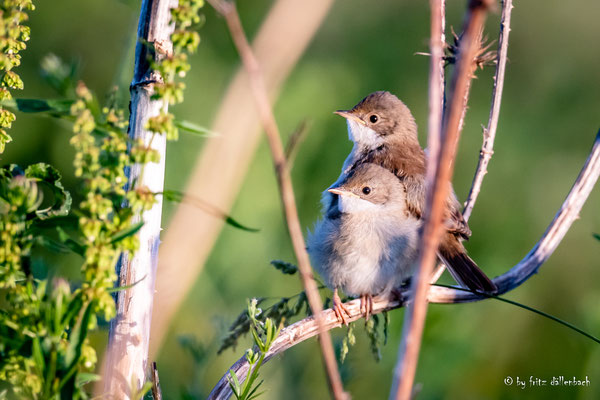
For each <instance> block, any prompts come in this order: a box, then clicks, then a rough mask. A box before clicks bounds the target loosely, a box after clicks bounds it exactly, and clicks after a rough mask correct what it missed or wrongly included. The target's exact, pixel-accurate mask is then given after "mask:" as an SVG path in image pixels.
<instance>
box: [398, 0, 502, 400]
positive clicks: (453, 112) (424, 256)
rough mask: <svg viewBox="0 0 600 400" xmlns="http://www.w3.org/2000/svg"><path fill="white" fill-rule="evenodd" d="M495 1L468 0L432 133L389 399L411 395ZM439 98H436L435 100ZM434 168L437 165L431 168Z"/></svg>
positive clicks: (434, 35)
mask: <svg viewBox="0 0 600 400" xmlns="http://www.w3.org/2000/svg"><path fill="white" fill-rule="evenodd" d="M431 4H432V10H435V11H432V15H434V14H436V13H438V12H439V11H438V10H439V8H440V7H439V0H432V3H431ZM491 4H492V2H491V0H472V1H470V2H469V5H468V12H467V18H466V22H465V29H464V33H463V36H462V39H461V44H460V48H459V53H458V59H457V65H456V69H455V71H454V75H453V79H452V84H451V88H450V89H451V91H450V93H451V96H450V102H449V104H448V113H447V114H446V115H447V118H445V119H444V122H443V124H444V125H443V129H442V136H436V135H435V133H437V132H436V131H437V129H434V130H433V131H432V132H431V133H430V134H429V136H428V144H429V145H431V143H432V141H436V140H439V141H440V142H441V143H440V146H439V149H440V151H439V158H438V164H437V165H436V166H434V165H433V164H431V163H428V166H427V203H426V208H425V210H426V214H425V218H424V226H423V231H422V236H421V247H420V252H419V268H418V270H417V272H416V274H415V275H414V276H413V281H412V285H411V297H410V298H411V299H412V302H411V303H410V305H409V307H408V308H407V311H406V313H405V318H404V324H403V326H402V331H403V334H402V341H401V342H400V346H399V348H398V361H397V363H396V367H395V370H394V380H393V383H392V388H391V391H390V399H400V400H408V399H410V397H411V394H412V389H413V381H414V377H415V373H416V369H417V362H418V358H419V351H420V347H421V339H422V334H423V328H424V325H425V316H426V314H427V293H428V290H429V279H430V278H431V273H432V271H433V267H434V263H435V261H436V258H437V256H436V250H437V248H438V244H439V240H440V237H441V234H442V229H443V226H442V218H443V215H444V208H445V204H446V198H447V195H448V192H449V189H450V179H451V178H452V171H453V161H454V157H455V155H456V147H457V144H458V138H459V133H460V131H459V125H460V118H461V114H462V108H463V107H462V102H463V99H464V98H465V96H466V93H467V90H468V88H469V82H470V81H471V79H472V76H473V71H474V69H475V68H476V64H475V63H474V58H475V56H476V54H477V51H478V50H479V43H480V41H479V39H478V37H479V36H480V32H481V31H482V29H483V23H484V21H485V17H486V14H487V10H488V8H489V7H490V6H491ZM438 20H439V18H436V17H435V16H434V17H432V38H435V39H432V40H437V38H438V37H439V31H438V30H436V28H434V26H433V25H436V26H439V22H436V21H438ZM437 29H439V28H437ZM432 55H433V49H432ZM438 61H439V60H437V59H435V57H433V56H432V62H435V63H436V64H437V62H438ZM435 100H436V101H437V99H435ZM430 128H431V127H430ZM434 158H435V155H433V154H432V155H431V157H430V159H434ZM432 166H434V167H435V168H432Z"/></svg>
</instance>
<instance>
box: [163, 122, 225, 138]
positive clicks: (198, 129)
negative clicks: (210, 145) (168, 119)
mask: <svg viewBox="0 0 600 400" xmlns="http://www.w3.org/2000/svg"><path fill="white" fill-rule="evenodd" d="M174 123H175V126H176V127H177V128H179V129H181V130H183V131H186V132H189V133H193V134H195V135H199V136H201V137H216V136H220V135H219V134H218V133H216V132H214V131H211V130H210V129H209V128H206V127H204V126H201V125H198V124H196V123H194V122H190V121H186V120H175V122H174Z"/></svg>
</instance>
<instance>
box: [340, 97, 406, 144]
mask: <svg viewBox="0 0 600 400" xmlns="http://www.w3.org/2000/svg"><path fill="white" fill-rule="evenodd" d="M335 114H338V115H341V116H342V117H344V118H346V120H347V123H348V136H349V138H350V140H352V141H353V142H355V143H357V144H358V145H360V146H362V147H366V148H369V149H375V148H377V147H379V146H381V145H383V144H386V143H391V142H394V141H400V142H402V141H404V140H416V139H417V125H416V123H415V119H414V118H413V116H412V114H411V113H410V110H409V109H408V107H407V106H406V105H405V104H404V103H403V102H402V101H400V100H399V99H398V98H397V97H396V96H394V95H393V94H391V93H390V92H385V91H379V92H374V93H371V94H370V95H368V96H367V97H365V98H364V99H362V100H361V101H360V102H359V103H358V104H357V105H355V106H354V107H352V109H350V110H338V111H335Z"/></svg>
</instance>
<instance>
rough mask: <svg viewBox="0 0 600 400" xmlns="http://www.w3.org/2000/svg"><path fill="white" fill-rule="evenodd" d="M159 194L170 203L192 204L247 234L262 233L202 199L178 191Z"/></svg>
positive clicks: (166, 191)
mask: <svg viewBox="0 0 600 400" xmlns="http://www.w3.org/2000/svg"><path fill="white" fill-rule="evenodd" d="M157 194H162V195H163V198H164V199H165V200H168V201H173V202H176V203H186V204H191V205H193V206H196V207H198V208H200V209H202V210H203V211H206V212H207V213H209V214H211V215H214V216H215V217H217V218H220V219H222V220H223V221H225V223H226V224H228V225H230V226H232V227H234V228H237V229H241V230H243V231H246V232H258V231H260V229H256V228H250V227H247V226H245V225H242V224H241V223H239V222H238V221H236V220H235V219H233V218H232V217H231V216H229V215H227V214H225V213H224V212H223V211H221V210H219V209H218V208H217V207H215V206H213V205H212V204H209V203H207V202H205V201H204V200H202V199H199V198H196V197H193V196H189V195H186V194H185V193H183V192H179V191H177V190H165V191H163V192H161V193H157Z"/></svg>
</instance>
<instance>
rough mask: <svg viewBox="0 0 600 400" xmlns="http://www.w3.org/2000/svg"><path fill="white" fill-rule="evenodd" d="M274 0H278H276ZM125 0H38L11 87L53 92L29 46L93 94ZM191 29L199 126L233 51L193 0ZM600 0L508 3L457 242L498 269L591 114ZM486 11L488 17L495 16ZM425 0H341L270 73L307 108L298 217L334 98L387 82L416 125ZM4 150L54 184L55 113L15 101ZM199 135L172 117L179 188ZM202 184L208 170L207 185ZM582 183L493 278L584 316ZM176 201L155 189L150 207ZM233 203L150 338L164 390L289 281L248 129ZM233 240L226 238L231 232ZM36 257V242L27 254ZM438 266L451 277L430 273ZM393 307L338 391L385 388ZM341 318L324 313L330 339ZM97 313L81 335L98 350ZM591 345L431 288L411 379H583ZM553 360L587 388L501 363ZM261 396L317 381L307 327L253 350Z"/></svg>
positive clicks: (335, 144) (552, 391) (294, 120)
mask: <svg viewBox="0 0 600 400" xmlns="http://www.w3.org/2000/svg"><path fill="white" fill-rule="evenodd" d="M289 1H292V0H289ZM272 3H273V2H272V1H266V0H252V1H247V0H240V1H239V2H238V6H239V10H240V14H241V17H242V20H243V23H244V25H245V28H246V30H247V32H248V34H249V36H250V37H252V36H253V35H254V33H255V32H256V31H257V29H258V27H259V26H260V23H261V21H262V20H263V17H264V16H265V15H266V13H267V11H268V10H269V8H270V7H271V5H272ZM464 6H465V2H464V1H449V2H448V5H447V7H448V10H447V14H448V18H447V21H448V24H449V25H452V26H454V27H455V30H457V31H460V26H461V23H462V14H463V11H464ZM138 12H139V2H137V1H117V0H105V1H102V2H98V1H86V2H83V1H79V0H63V1H55V2H49V1H45V2H44V1H41V2H37V10H36V11H35V12H33V13H32V14H31V21H30V25H31V28H32V40H31V42H30V43H29V47H28V49H27V50H26V52H24V53H23V65H22V66H21V67H19V73H20V74H21V76H22V78H23V80H24V82H25V91H24V92H23V93H16V95H17V96H22V97H28V98H42V97H54V96H55V94H54V93H53V92H52V91H51V89H50V88H49V87H47V86H45V85H44V83H43V82H42V80H41V79H40V75H39V63H40V61H41V60H42V58H43V57H44V56H45V55H46V54H48V53H50V52H52V53H55V54H57V55H59V56H60V57H62V58H63V59H65V60H79V62H80V65H81V77H82V79H83V80H84V81H85V82H86V83H87V85H88V86H89V87H90V88H91V89H92V90H94V91H95V92H96V93H97V94H98V95H100V97H101V98H102V97H103V96H104V95H105V94H106V93H107V92H108V90H109V89H110V88H111V87H112V85H114V84H115V83H119V82H120V83H124V84H125V85H124V87H126V86H127V83H128V81H129V77H130V74H131V72H130V71H131V69H132V67H131V63H132V54H131V48H132V43H133V40H134V36H133V35H134V33H135V29H136V25H137V14H138ZM204 14H205V16H206V22H205V24H204V26H203V27H202V29H201V32H200V33H201V36H202V43H201V45H200V49H199V51H198V54H197V55H196V56H195V57H194V58H193V60H192V73H191V74H190V75H189V76H188V78H187V79H186V84H187V87H188V89H187V91H186V102H185V103H184V104H183V105H181V106H179V107H177V108H176V109H175V112H176V114H177V116H178V117H180V118H182V119H188V120H191V121H194V122H196V123H198V124H201V125H205V126H210V124H211V122H212V120H213V116H214V113H215V111H216V109H217V107H218V105H219V102H220V99H221V98H222V96H223V92H224V90H225V88H226V87H227V85H228V83H229V80H230V79H231V77H232V75H233V74H234V72H235V70H236V69H237V67H238V66H239V61H238V57H237V54H236V52H235V50H234V48H233V46H232V43H231V40H230V37H229V34H228V32H227V30H226V27H225V24H224V21H223V20H222V19H221V18H220V17H217V16H216V15H215V13H214V11H213V10H212V9H210V7H208V6H207V7H205V9H204ZM599 18H600V3H599V2H590V1H584V0H573V1H570V2H563V1H558V0H547V1H539V0H538V1H523V2H521V1H518V2H516V4H515V9H514V12H513V23H512V32H511V38H510V47H509V64H508V69H507V78H506V86H505V91H504V98H503V103H502V111H501V115H500V124H499V130H498V135H497V140H496V146H495V155H494V158H493V159H492V162H491V164H490V167H489V174H488V175H487V177H486V180H485V181H484V184H483V190H482V193H481V196H480V198H479V200H478V203H477V205H476V207H475V210H474V213H473V216H472V218H471V220H470V226H471V229H472V230H473V237H472V238H471V240H470V241H469V243H468V244H467V248H468V250H469V252H470V254H471V256H472V257H473V258H474V259H475V260H476V261H477V262H478V264H479V265H480V266H482V268H483V269H484V270H485V271H487V272H488V273H489V274H490V275H492V276H496V275H499V274H501V273H503V272H505V271H506V270H507V269H509V268H510V267H512V266H513V265H514V264H515V263H517V262H518V261H519V260H520V259H521V258H522V257H523V256H524V255H525V254H526V253H527V252H528V251H529V250H530V248H531V247H532V246H533V244H534V243H535V242H536V241H537V240H538V238H539V237H540V235H541V234H542V233H543V232H544V230H545V228H546V226H547V225H548V223H549V222H550V221H551V220H552V218H553V216H554V214H555V212H556V211H557V209H558V207H559V206H560V204H561V203H562V201H563V199H564V197H565V196H566V194H567V192H568V190H569V188H570V187H571V185H572V183H573V181H574V180H575V178H576V176H577V174H578V172H579V170H580V168H581V167H582V165H583V163H584V161H585V158H586V156H587V154H588V151H589V149H590V146H591V144H592V142H593V139H594V137H595V134H596V131H597V129H598V128H599V127H600V123H599V122H600V121H599V116H600V73H599V71H600V69H599V66H600V52H599V51H598V46H597V41H598V38H599V37H600V24H598V20H599ZM498 23H499V15H498V14H494V15H492V16H491V17H490V18H489V20H488V23H487V29H486V33H487V34H488V36H489V37H490V38H495V37H496V35H497V29H498ZM428 33H429V10H428V4H427V2H423V1H417V0H410V1H409V0H404V1H392V0H385V1H383V0H380V1H377V2H373V1H372V2H367V1H364V0H363V1H358V0H345V1H339V2H336V3H335V4H334V6H333V7H332V9H331V11H330V14H329V15H328V17H327V18H326V20H325V22H324V24H323V25H322V26H321V28H320V30H319V31H318V33H317V35H316V36H315V38H314V40H313V41H312V43H311V45H310V46H309V48H308V50H307V51H306V53H305V54H304V55H303V57H302V58H301V60H300V62H299V63H298V65H297V66H296V67H295V69H294V70H293V72H292V74H291V76H290V78H289V80H288V81H287V82H286V84H285V85H284V87H283V90H282V93H281V97H280V98H279V100H278V102H277V104H276V107H275V112H276V117H277V119H278V122H279V124H280V129H281V132H283V134H284V135H285V136H288V135H289V133H291V132H292V131H293V130H294V129H295V128H296V126H297V125H298V123H299V122H300V121H301V120H304V119H306V120H308V121H310V123H311V125H310V130H309V132H308V134H307V137H306V140H305V141H304V142H303V143H302V145H301V147H300V149H299V154H298V156H297V158H296V162H295V165H294V169H293V180H294V183H295V189H296V196H297V201H298V206H299V210H300V218H301V222H302V224H303V226H304V228H305V229H308V228H309V227H311V226H312V224H313V223H314V221H315V220H316V219H317V217H318V215H319V211H320V206H319V197H320V192H321V191H322V190H323V189H324V188H326V187H327V186H328V185H329V184H330V183H331V182H333V181H334V180H335V179H336V178H337V176H338V174H339V171H340V167H341V164H342V162H343V160H344V159H345V157H346V155H347V154H348V152H349V151H350V148H351V145H350V142H348V141H347V139H346V133H345V129H346V128H345V123H344V121H343V120H342V119H341V118H340V117H337V116H335V115H333V114H332V111H333V110H336V109H339V108H348V107H351V106H352V105H354V104H355V103H356V102H358V101H359V100H360V99H361V98H362V97H364V96H365V95H366V94H368V93H370V92H372V91H374V90H382V89H385V90H389V91H392V92H393V93H395V94H397V95H398V96H399V97H400V98H401V99H402V100H404V102H405V103H406V104H407V105H408V106H409V107H410V108H411V110H412V111H413V113H414V116H415V118H416V120H417V123H418V124H419V126H420V140H421V143H422V144H424V143H425V133H426V121H427V75H428V58H427V57H424V56H418V55H415V53H416V52H420V51H421V52H422V51H427V37H428ZM492 74H493V68H490V67H487V68H486V69H485V70H484V71H479V72H478V73H477V76H478V79H477V80H476V81H475V82H474V85H473V91H472V95H471V102H470V108H469V112H468V114H467V119H466V127H465V130H464V132H463V136H462V141H461V144H460V152H459V154H458V158H457V162H456V170H455V177H454V187H455V189H456V192H457V193H458V195H459V197H460V198H461V199H462V200H464V199H465V197H466V194H467V192H468V189H469V186H470V183H471V180H472V176H473V171H474V169H475V166H476V164H477V159H478V155H479V148H480V146H481V124H485V123H486V122H487V116H488V112H489V102H490V95H491V85H492ZM11 135H12V136H13V137H14V141H13V143H11V144H9V145H8V147H7V150H6V153H5V154H3V155H2V164H7V163H18V164H21V165H27V164H30V163H33V162H38V161H45V162H49V163H51V164H53V165H54V166H56V167H57V168H59V169H60V170H61V171H62V173H63V174H64V176H65V181H66V184H67V186H68V187H69V189H70V190H72V191H76V190H77V183H76V181H75V179H74V178H73V175H72V172H73V170H72V166H71V162H72V154H73V151H72V149H71V147H70V146H69V144H68V140H69V137H70V129H69V126H68V124H65V123H62V122H59V121H56V120H53V119H50V118H44V117H32V116H29V115H23V114H18V115H17V121H16V122H15V124H14V127H13V129H12V132H11ZM206 140H219V139H218V138H211V139H199V138H197V137H194V136H189V135H185V134H183V135H182V137H181V139H180V141H179V142H177V143H172V144H170V145H169V148H168V154H167V178H166V179H167V181H166V182H167V183H166V187H167V188H169V189H178V190H183V189H184V188H185V182H186V180H187V177H188V172H189V171H190V169H191V168H192V166H193V164H194V161H195V158H196V157H197V155H198V153H199V150H200V149H201V147H202V145H203V143H205V141H206ZM206 190H210V188H206ZM599 204H600V191H599V190H598V189H597V188H596V189H595V190H594V192H593V193H592V195H591V197H590V198H589V200H588V202H587V204H586V205H585V207H584V208H583V211H582V213H581V218H580V219H579V220H578V221H577V222H576V223H575V224H574V226H573V228H572V229H571V230H570V231H569V233H568V234H567V236H566V238H565V239H564V241H563V242H562V244H561V245H560V247H559V248H558V250H557V251H556V252H555V254H554V255H553V256H552V257H551V258H550V260H549V261H548V262H547V263H546V264H545V265H544V266H543V267H542V268H541V269H540V271H539V273H538V274H537V275H535V276H534V277H532V278H531V279H530V280H529V281H528V282H527V283H526V284H525V285H523V286H522V287H520V288H518V289H517V290H515V291H513V292H511V293H510V294H508V295H507V297H508V298H510V299H513V300H516V301H519V302H522V303H524V304H527V305H529V306H532V307H535V308H538V309H540V310H543V311H546V312H548V313H550V314H552V315H555V316H557V317H559V318H562V319H565V320H567V321H570V322H572V323H574V324H575V325H577V326H579V327H581V328H582V329H584V330H586V331H588V332H590V333H591V334H594V335H596V336H599V335H600V313H599V311H598V305H599V304H600V286H599V282H600V268H599V267H600V262H599V259H600V242H599V241H597V240H595V239H594V237H593V236H592V234H593V233H594V232H596V233H600V207H599ZM173 210H174V206H172V205H166V206H165V212H166V216H165V218H164V223H163V226H164V227H168V223H169V216H170V215H171V214H172V212H173ZM231 214H232V215H233V216H234V217H235V218H236V219H238V220H239V221H241V222H243V223H245V224H247V225H250V226H256V227H260V228H261V231H260V232H259V233H247V232H243V231H240V230H236V229H233V228H231V227H225V229H224V230H223V231H222V233H221V235H220V237H219V240H218V242H217V245H216V246H215V248H214V250H213V252H212V255H211V256H210V258H209V259H208V262H207V263H206V266H205V268H204V270H203V272H202V274H201V275H200V277H199V279H198V281H197V283H196V285H195V287H194V290H193V291H192V292H191V293H190V295H189V296H188V297H187V300H186V301H185V304H184V305H183V307H182V308H181V310H180V311H179V312H178V314H177V315H178V316H177V317H176V319H175V320H174V322H173V324H172V326H171V327H170V333H169V336H168V338H167V340H166V341H165V345H164V347H163V349H162V351H161V353H160V355H159V357H158V360H157V362H158V366H159V372H160V378H161V385H162V388H163V392H164V396H165V398H167V399H177V398H184V395H185V394H186V393H188V394H191V395H193V396H195V397H196V398H204V397H206V395H207V394H208V393H209V391H210V389H211V388H212V386H213V385H214V384H215V383H216V382H217V380H218V379H219V378H220V377H221V375H222V374H223V373H224V372H226V370H227V367H228V366H229V365H231V364H232V363H233V362H234V361H235V360H236V359H237V358H238V357H240V356H241V355H242V354H243V351H244V349H245V348H246V347H248V346H249V345H250V340H249V339H248V338H246V339H245V340H242V342H241V343H240V345H239V346H238V347H237V349H236V351H235V352H233V351H231V350H228V351H226V352H225V353H224V354H222V355H220V356H217V355H216V348H217V346H218V342H219V339H220V337H221V336H222V335H223V333H224V332H225V330H226V329H227V327H228V326H229V324H230V323H231V322H232V321H233V319H234V318H235V317H236V316H237V314H238V313H239V312H240V311H241V310H242V309H243V308H244V307H245V304H246V299H247V298H250V297H254V296H261V297H264V296H271V297H273V298H280V297H283V296H289V295H292V294H295V293H297V292H299V291H300V290H301V285H300V282H299V280H298V278H297V277H289V276H284V275H281V274H280V273H279V272H277V271H275V270H274V269H273V268H272V267H271V266H269V261H270V260H272V259H283V260H287V261H291V262H294V256H293V253H292V250H291V246H290V243H289V240H288V236H287V231H286V229H285V226H284V224H283V221H282V213H281V210H280V208H279V198H278V194H277V189H276V186H275V179H274V175H273V171H272V166H271V161H270V157H269V154H268V150H267V146H266V143H264V141H263V143H262V144H261V146H260V148H259V150H258V152H257V154H256V157H255V159H254V161H253V163H252V165H251V167H250V169H249V171H248V174H247V178H246V180H245V184H244V185H243V186H242V188H241V191H240V195H239V197H238V199H237V201H236V204H235V207H234V208H233V210H232V212H231ZM232 249H235V251H232ZM44 256H45V257H46V258H45V260H46V261H44V262H42V261H41V260H42V259H41V258H38V260H37V263H38V264H42V263H44V264H47V265H48V267H49V268H51V269H54V268H59V269H61V270H62V271H64V273H67V274H70V275H71V276H76V274H77V268H78V265H79V262H80V260H78V258H77V257H76V256H72V257H64V256H60V257H59V256H56V255H44ZM39 257H41V255H40V256H39ZM448 282H449V280H448ZM402 318H403V311H402V310H399V311H394V312H393V313H391V319H392V326H391V330H390V340H389V343H388V344H387V345H386V346H385V347H384V348H383V351H382V355H383V358H382V360H381V361H380V362H379V363H377V362H375V361H374V359H373V357H372V356H371V354H370V350H369V343H368V340H367V338H366V336H365V335H364V334H363V333H362V328H360V325H361V323H360V322H359V323H357V328H359V329H356V335H357V339H358V341H357V344H356V346H355V347H354V348H353V349H352V350H351V352H350V355H349V356H348V358H347V360H346V362H345V363H344V364H343V365H342V366H341V370H342V374H343V378H344V381H345V387H346V388H347V390H349V391H350V392H351V393H352V395H353V398H355V399H384V398H387V394H388V391H389V387H390V383H391V378H392V369H393V366H394V363H395V361H396V351H397V346H398V342H399V339H400V330H401V324H402ZM344 332H345V331H344V330H342V329H338V330H335V331H333V332H332V334H333V338H334V342H335V344H336V346H339V344H340V342H341V339H342V337H343V334H344ZM182 335H187V336H188V337H193V338H194V339H195V340H196V341H197V342H198V343H200V344H201V345H202V346H203V347H204V349H205V350H206V353H205V355H204V356H203V357H202V358H201V359H200V360H199V362H195V361H194V359H193V357H192V356H191V355H190V353H189V352H188V351H186V350H184V349H183V348H182V346H181V344H180V341H179V340H178V338H180V337H181V336H182ZM105 336H106V332H105V331H101V332H99V333H98V334H97V335H96V338H95V341H96V343H97V344H98V351H99V352H102V349H103V347H104V344H105V340H106V339H105ZM599 365H600V347H599V346H598V344H596V343H594V342H592V341H590V340H589V339H587V338H585V337H583V336H581V335H578V334H576V333H574V332H573V331H571V330H568V329H566V328H565V327H563V326H561V325H559V324H557V323H554V322H552V321H549V320H547V319H544V318H541V317H539V316H537V315H534V314H532V313H530V312H527V311H524V310H522V309H518V308H515V307H513V306H510V305H507V304H503V303H500V302H496V301H484V302H479V303H475V304H465V305H453V306H440V305H432V306H431V307H430V308H429V313H428V316H427V325H426V331H425V337H424V342H423V348H422V352H421V358H420V363H419V367H418V373H417V377H416V381H417V382H418V383H420V384H422V388H421V392H420V396H419V398H422V399H442V398H444V399H511V398H536V399H546V398H549V397H551V398H556V399H561V398H564V399H573V398H577V399H597V398H600V367H599ZM560 375H563V376H565V377H567V378H571V377H573V376H575V377H578V378H585V376H588V377H589V379H590V381H591V387H588V388H579V389H578V388H569V387H563V388H550V387H545V388H534V387H528V388H526V389H518V388H516V387H515V385H514V384H513V385H512V386H507V385H505V384H504V379H505V378H506V377H508V376H510V377H513V378H514V379H515V380H516V377H517V376H518V377H520V379H526V380H527V381H528V380H529V377H530V376H533V377H539V378H541V379H551V378H552V376H560ZM262 376H263V377H264V378H265V381H266V382H265V383H264V384H263V385H264V388H265V389H267V392H266V394H265V395H264V396H263V398H265V399H325V398H327V397H328V394H327V388H326V383H325V378H324V373H323V369H322V366H321V359H320V356H319V352H318V345H317V343H316V341H315V340H314V339H313V340H310V341H308V342H305V343H303V344H301V345H298V346H296V347H295V348H293V349H292V350H290V351H288V352H286V353H285V354H284V355H282V356H280V357H277V358H275V359H274V360H272V361H271V362H270V363H268V364H267V365H266V366H265V367H264V369H263V370H262Z"/></svg>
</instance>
